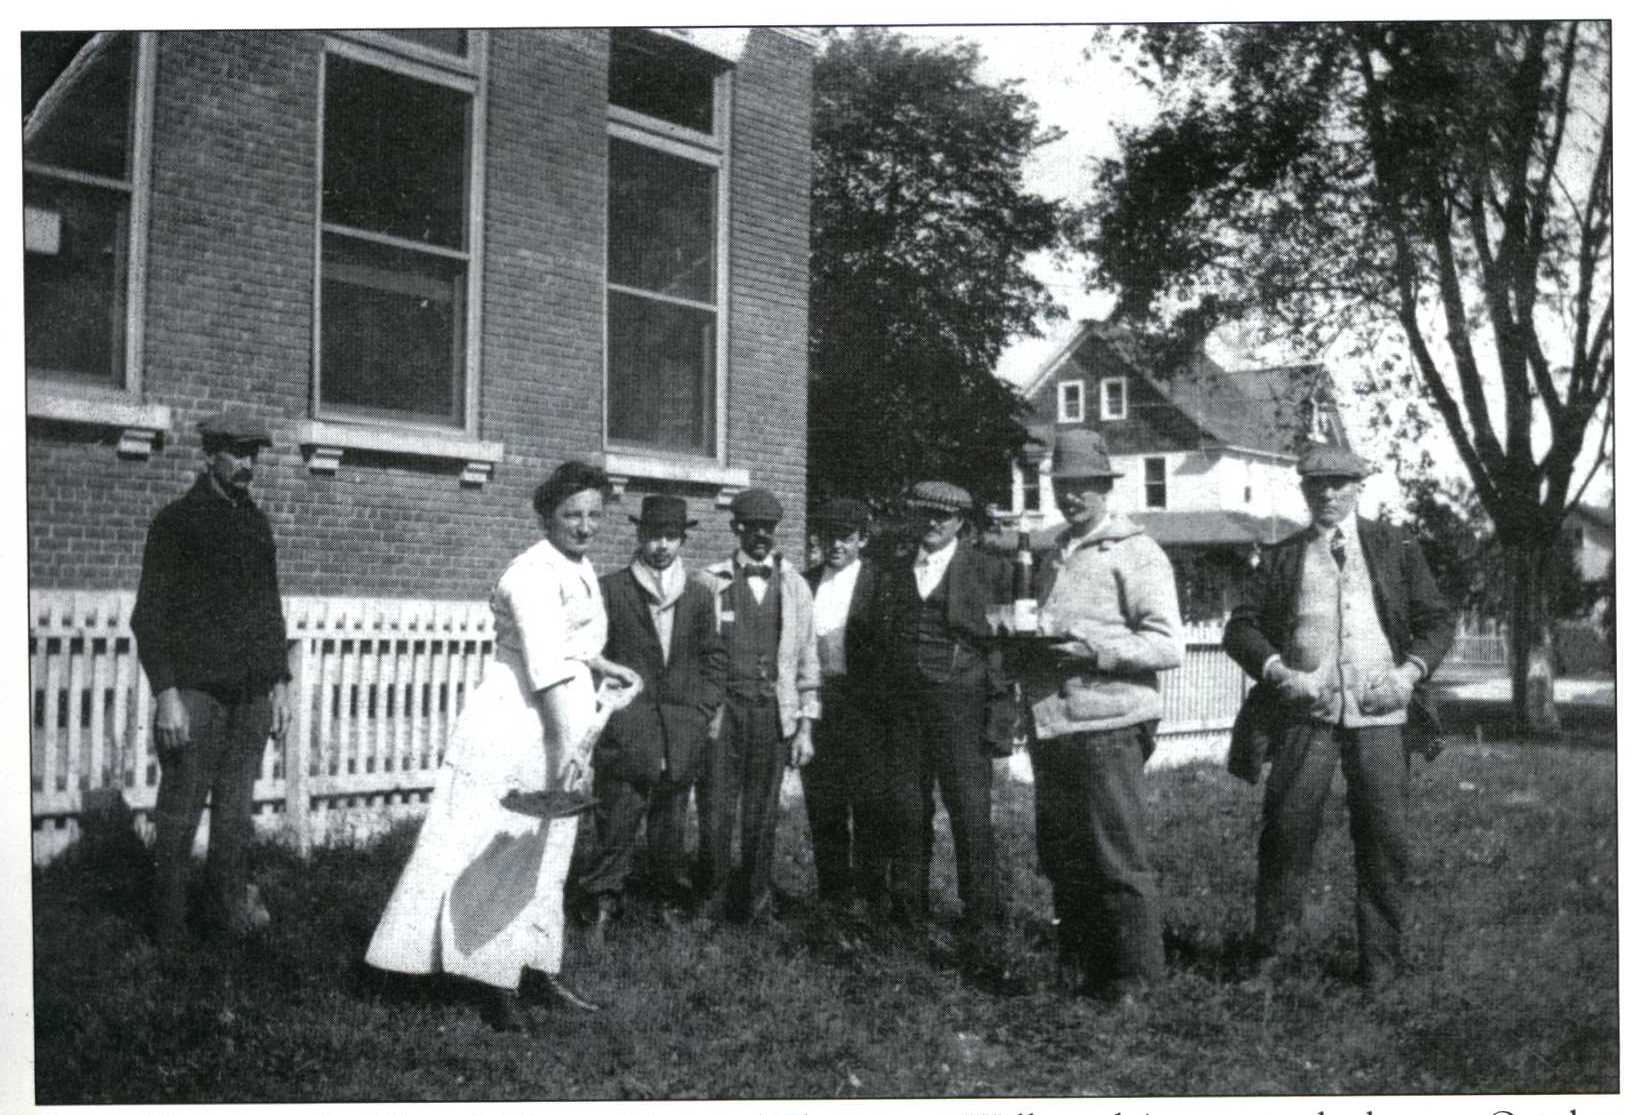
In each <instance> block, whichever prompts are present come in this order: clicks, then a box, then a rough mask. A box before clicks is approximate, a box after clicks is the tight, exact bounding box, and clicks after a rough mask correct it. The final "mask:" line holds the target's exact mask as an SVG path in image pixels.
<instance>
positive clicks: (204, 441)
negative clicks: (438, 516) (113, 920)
mask: <svg viewBox="0 0 1643 1115" xmlns="http://www.w3.org/2000/svg"><path fill="white" fill-rule="evenodd" d="M199 430H200V444H201V448H202V449H203V450H204V452H205V458H206V465H205V470H204V471H203V472H202V473H201V474H200V476H199V477H198V479H196V480H195V481H194V485H193V487H192V488H190V489H189V491H188V493H187V494H186V495H184V496H182V498H180V499H177V500H175V501H173V502H172V503H169V504H167V505H166V506H165V507H164V508H162V509H161V510H160V512H159V514H157V515H155V516H154V521H153V523H152V524H151V525H150V527H149V530H148V542H147V545H146V546H145V547H144V550H143V571H142V581H141V584H140V585H139V587H138V589H137V603H136V606H135V607H134V608H133V610H132V613H131V632H132V634H133V635H134V636H135V637H136V640H137V655H138V658H139V659H140V660H141V661H142V665H143V670H144V672H145V673H146V674H147V675H148V683H149V686H150V687H151V688H152V690H153V692H154V703H155V713H154V740H155V744H156V745H157V748H158V752H159V759H160V786H159V795H158V800H157V801H156V803H155V808H154V828H155V836H154V860H155V869H156V876H157V877H156V880H155V902H156V907H155V913H154V932H155V937H156V939H157V940H158V941H159V942H160V944H162V945H163V946H167V947H174V946H176V945H179V944H181V943H183V942H184V941H185V940H186V938H187V896H188V869H189V862H190V859H191V856H192V853H193V848H194V833H195V831H196V830H197V829H198V828H199V824H200V814H201V812H202V811H203V810H204V808H205V802H206V797H207V795H208V794H209V796H210V798H211V832H210V840H211V842H210V850H209V855H208V857H207V860H206V876H207V880H208V893H209V902H210V905H209V908H208V909H207V910H206V911H205V912H204V914H205V916H204V918H203V919H202V920H203V921H204V923H205V926H206V927H207V928H209V929H211V930H213V931H215V932H217V933H219V934H224V935H227V936H228V937H231V938H239V937H243V936H246V935H248V934H250V933H252V932H254V931H255V930H257V929H260V928H261V927H262V925H263V924H266V922H267V920H268V913H267V910H266V909H264V908H263V907H262V905H261V902H260V901H259V899H258V897H257V895H256V892H255V889H254V888H252V887H249V886H248V885H247V880H246V844H247V842H248V841H249V839H250V836H251V811H252V789H253V784H254V783H255V782H256V778H257V773H258V770H259V769H260V767H261V765H262V757H263V751H264V749H265V748H266V746H267V744H268V740H269V738H270V737H271V736H272V738H274V739H276V740H278V739H280V738H282V737H283V736H284V734H285V729H286V726H287V724H288V723H289V721H290V715H291V714H290V705H289V702H288V698H287V682H289V680H290V677H291V674H290V671H289V669H288V668H287V666H286V657H285V618H284V614H283V612H282V611H281V608H280V590H279V578H278V575H277V573H276V571H275V562H274V534H273V531H272V529H271V528H270V527H269V523H268V518H267V516H266V515H264V514H263V512H262V511H261V510H260V509H259V508H258V507H257V505H256V504H255V503H254V502H252V500H251V496H250V493H249V488H250V484H251V478H252V471H253V468H254V466H255V465H256V461H257V452H258V450H259V449H261V448H262V447H264V446H268V445H271V444H272V440H271V439H270V438H269V436H268V430H267V428H266V427H265V426H263V425H262V424H261V423H260V422H258V421H256V420H255V419H254V418H253V417H252V416H250V415H249V414H247V413H246V412H244V411H240V410H229V411H225V412H224V413H222V414H219V415H216V416H215V417H212V418H207V419H206V420H204V421H203V422H201V423H200V424H199Z"/></svg>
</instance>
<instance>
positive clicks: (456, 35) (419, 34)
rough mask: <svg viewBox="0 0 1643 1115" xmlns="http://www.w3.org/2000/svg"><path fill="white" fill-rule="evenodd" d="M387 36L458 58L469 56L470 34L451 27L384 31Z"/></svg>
mask: <svg viewBox="0 0 1643 1115" xmlns="http://www.w3.org/2000/svg"><path fill="white" fill-rule="evenodd" d="M383 34H385V35H392V36H393V37H394V38H396V39H404V40H405V41H406V42H408V43H416V44H418V45H420V46H426V47H432V48H433V49H434V50H442V51H444V52H445V53H446V54H454V55H456V56H457V57H458V58H466V57H467V56H468V33H467V32H466V31H458V30H455V29H454V28H450V27H416V28H409V27H406V28H401V29H400V30H398V31H384V32H383Z"/></svg>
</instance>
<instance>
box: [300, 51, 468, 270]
mask: <svg viewBox="0 0 1643 1115" xmlns="http://www.w3.org/2000/svg"><path fill="white" fill-rule="evenodd" d="M467 164H468V95H467V94H466V93H463V92H462V91H461V90H458V89H450V88H447V87H445V86H443V85H435V84H432V83H430V82H426V81H418V80H416V79H415V78H411V77H406V76H403V75H401V74H396V73H390V72H389V71H387V70H383V69H379V68H377V67H375V66H367V65H365V64H364V63H361V62H354V61H352V60H350V59H347V58H339V57H337V56H335V55H330V56H328V57H327V58H326V60H325V203H324V214H325V220H326V221H329V222H331V223H333V224H340V225H348V226H350V227H352V228H359V229H366V230H369V231H371V232H380V233H386V234H388V235H391V236H399V237H403V238H404V239H407V240H418V241H421V242H423V243H427V244H438V245H440V246H441V247H446V248H458V249H460V248H463V247H465V246H466V244H467V219H466V217H467V211H468V206H467V201H468V198H467V181H468V175H467Z"/></svg>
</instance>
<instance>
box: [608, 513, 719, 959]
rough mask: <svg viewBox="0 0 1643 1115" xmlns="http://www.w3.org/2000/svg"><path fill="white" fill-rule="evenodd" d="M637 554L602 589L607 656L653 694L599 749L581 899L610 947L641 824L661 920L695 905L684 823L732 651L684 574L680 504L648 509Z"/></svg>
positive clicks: (709, 603)
mask: <svg viewBox="0 0 1643 1115" xmlns="http://www.w3.org/2000/svg"><path fill="white" fill-rule="evenodd" d="M629 519H631V520H632V521H633V522H634V523H635V524H636V525H637V527H638V537H639V544H638V550H637V552H636V553H635V554H634V557H633V561H632V562H631V563H630V564H629V565H628V566H627V568H625V569H619V570H617V571H616V572H614V573H609V574H606V575H605V576H604V577H601V578H600V579H599V588H600V591H601V592H602V593H603V595H604V599H605V615H606V616H607V617H608V620H609V629H608V632H607V635H606V641H605V657H606V658H608V659H610V660H611V661H612V662H620V663H621V664H622V665H624V666H628V667H631V668H632V669H633V670H635V671H637V672H638V674H639V676H640V678H642V679H643V681H644V687H643V689H642V690H641V691H640V693H639V696H638V697H637V698H635V699H634V701H633V703H632V704H630V705H628V706H627V707H626V708H623V709H619V710H617V711H616V712H613V713H612V714H611V717H610V721H609V723H607V724H606V726H605V731H604V734H603V735H602V736H601V737H600V739H599V743H598V746H597V747H596V748H595V750H594V755H593V767H594V796H595V797H596V798H598V800H599V805H598V806H597V808H596V811H595V814H594V828H595V832H596V834H597V839H596V841H595V844H594V850H593V852H592V855H591V856H590V857H589V861H588V865H587V867H586V868H585V869H584V872H583V874H582V877H581V880H580V885H579V889H580V890H581V891H582V893H584V894H586V895H588V896H589V897H591V898H592V899H593V900H594V902H595V905H596V914H595V917H596V920H595V922H594V926H593V934H592V939H593V941H594V943H595V944H596V945H598V944H603V943H604V938H605V934H606V932H607V930H608V927H609V924H610V922H611V920H612V919H613V918H614V917H615V916H616V914H617V913H618V911H619V910H620V909H621V904H622V897H623V892H624V890H625V889H626V886H627V883H628V880H629V877H630V876H631V874H632V872H633V856H634V848H635V845H636V844H637V841H638V836H639V829H640V826H641V825H642V826H644V829H645V844H646V846H647V848H648V851H649V860H650V868H651V870H650V873H649V874H650V877H651V878H652V879H653V880H654V882H655V890H656V894H657V897H658V898H659V899H660V900H661V902H662V911H663V917H664V918H665V919H666V920H667V921H668V922H669V923H670V924H673V923H675V922H676V921H677V920H678V918H679V916H680V915H681V914H682V913H683V911H684V908H685V906H686V904H687V902H688V899H689V894H688V887H689V875H688V872H687V870H686V868H685V862H684V831H685V814H686V811H687V810H688V809H689V806H690V790H691V787H692V786H693V785H694V784H695V783H696V782H697V781H698V780H699V779H700V778H701V777H702V774H703V772H704V770H705V769H706V765H707V753H708V740H707V732H708V724H709V723H710V722H711V721H712V719H713V716H714V715H715V714H716V713H717V712H718V710H719V705H720V703H721V702H722V701H723V700H724V684H725V649H724V643H723V641H722V640H721V639H720V638H719V631H718V624H717V622H716V620H715V617H714V614H713V609H714V596H713V591H712V589H710V588H709V587H708V586H707V585H706V584H705V583H703V582H701V581H699V580H693V579H691V578H689V577H688V576H687V575H686V572H685V564H684V562H683V561H682V560H681V559H680V557H679V551H680V548H681V547H682V546H683V545H684V543H685V539H686V534H687V532H688V531H689V530H690V529H691V528H693V527H695V526H696V520H694V519H692V518H689V516H688V508H687V506H686V504H685V501H684V500H683V499H680V498H679V497H678V496H668V495H648V496H646V497H645V498H644V500H643V502H642V503H641V504H640V505H639V515H638V517H637V518H634V517H633V516H631V515H630V516H629Z"/></svg>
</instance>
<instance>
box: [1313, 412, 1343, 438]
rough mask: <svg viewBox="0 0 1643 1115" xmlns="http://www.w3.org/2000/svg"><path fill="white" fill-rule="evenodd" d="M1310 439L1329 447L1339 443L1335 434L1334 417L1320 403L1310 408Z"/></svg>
mask: <svg viewBox="0 0 1643 1115" xmlns="http://www.w3.org/2000/svg"><path fill="white" fill-rule="evenodd" d="M1312 438H1313V440H1314V441H1321V442H1324V443H1326V444H1331V445H1333V444H1336V443H1338V442H1339V441H1340V438H1339V437H1338V436H1337V434H1336V432H1335V416H1334V415H1333V414H1331V413H1330V412H1329V411H1328V410H1327V409H1325V408H1324V406H1323V405H1322V404H1321V403H1314V404H1313V406H1312Z"/></svg>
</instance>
